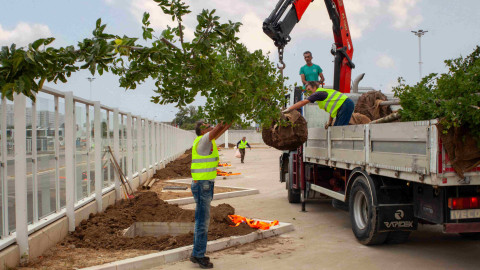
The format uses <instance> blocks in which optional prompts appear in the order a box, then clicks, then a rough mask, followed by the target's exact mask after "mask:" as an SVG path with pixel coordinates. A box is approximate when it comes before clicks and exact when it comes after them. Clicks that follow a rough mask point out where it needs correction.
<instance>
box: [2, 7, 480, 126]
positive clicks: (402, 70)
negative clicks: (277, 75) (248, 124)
mask: <svg viewBox="0 0 480 270" xmlns="http://www.w3.org/2000/svg"><path fill="white" fill-rule="evenodd" d="M0 1H1V7H2V16H1V17H0V46H5V45H7V46H9V45H11V44H12V43H16V44H17V45H18V46H25V45H27V44H28V43H30V42H32V41H34V40H36V39H38V38H43V37H55V38H56V41H55V42H54V43H53V46H55V47H59V46H67V45H72V44H76V43H77V42H78V41H81V40H82V39H83V38H86V37H91V32H92V30H93V29H94V26H95V21H96V20H97V19H98V18H102V21H103V23H106V24H107V29H106V32H108V33H114V34H118V35H123V34H125V35H127V36H131V37H140V36H141V33H142V32H141V18H142V15H143V12H145V11H147V12H149V13H150V14H151V22H152V26H153V28H154V29H155V31H156V33H157V34H158V35H159V34H160V33H161V31H162V30H163V29H165V28H166V26H167V25H171V26H174V25H175V23H174V22H172V21H171V19H170V17H168V16H166V15H164V14H163V13H162V11H161V9H160V8H159V7H158V6H156V3H155V2H154V1H153V0H82V1H78V0H0ZM343 1H344V4H345V9H346V13H347V19H348V22H349V26H350V31H351V36H352V43H353V47H354V54H353V59H352V60H353V62H354V63H355V65H356V68H355V69H353V70H352V80H353V79H354V78H355V77H356V76H357V75H359V74H361V73H365V74H366V75H365V78H364V79H363V81H362V82H361V83H360V86H365V87H367V86H369V87H373V88H375V89H378V90H382V91H383V92H385V93H389V92H391V89H392V87H393V86H395V85H396V82H397V79H398V77H403V78H404V79H405V80H406V82H407V83H408V84H415V83H416V82H418V80H419V65H418V61H419V44H418V37H416V36H415V35H414V34H413V33H411V31H412V30H419V29H423V30H428V33H426V34H425V36H423V37H422V62H423V66H422V73H423V75H424V76H425V75H427V74H430V73H443V72H446V71H447V70H446V68H445V65H444V63H443V61H444V60H445V59H452V58H456V57H459V56H461V55H463V56H465V55H468V54H469V53H470V52H472V51H473V49H474V48H475V46H477V45H480V20H479V19H478V11H479V10H480V1H479V0H462V1H451V0H343ZM185 2H186V3H187V4H188V5H189V6H190V8H191V10H192V13H191V14H189V15H188V16H187V17H186V18H185V25H186V28H187V29H186V38H187V39H191V37H192V36H193V30H192V29H194V28H195V25H196V15H197V14H198V13H199V12H200V11H201V10H202V9H210V10H211V9H216V14H217V15H218V16H220V18H221V20H222V21H224V22H226V21H227V20H232V21H238V22H241V23H243V26H242V28H241V32H240V33H239V37H240V41H241V42H243V43H244V44H245V45H246V46H247V48H249V49H250V50H251V51H254V50H257V49H261V50H262V51H264V52H265V53H267V52H270V54H269V55H270V59H271V60H272V61H274V62H276V61H277V60H278V54H277V49H276V48H275V46H274V45H273V42H272V41H271V40H270V39H269V38H268V37H267V36H266V35H265V34H264V33H263V31H262V22H263V21H264V20H265V18H267V17H268V15H269V14H270V13H271V11H272V10H273V9H274V7H275V5H276V3H277V0H264V1H258V0H243V1H242V0H193V1H189V0H186V1H185ZM291 37H292V41H290V43H289V44H288V45H287V46H286V47H285V55H284V62H285V63H286V69H285V71H284V72H285V75H286V76H288V77H289V80H288V85H293V84H295V83H297V84H300V83H301V80H300V76H299V75H298V72H299V69H300V67H301V66H302V65H304V64H305V62H304V60H303V55H302V54H303V52H304V51H307V50H309V51H311V52H312V54H313V62H314V63H315V64H318V65H320V66H321V67H322V69H323V73H324V76H325V79H326V84H327V85H328V84H332V82H333V56H332V55H331V54H330V48H331V45H332V43H333V34H332V31H331V21H330V19H329V17H328V14H327V11H326V8H325V3H324V1H322V0H315V1H314V2H313V3H311V4H310V6H309V8H308V9H307V11H306V12H305V14H304V15H303V18H302V20H301V21H300V22H299V23H298V24H297V25H296V26H295V28H294V29H293V31H292V33H291ZM87 77H92V75H91V74H90V73H89V72H87V71H81V72H77V73H75V74H74V75H73V76H72V77H70V78H69V79H68V82H67V83H61V82H59V83H58V84H53V83H50V84H47V86H49V87H52V88H54V89H57V90H60V91H72V92H73V93H74V95H75V96H79V97H82V98H86V99H90V82H89V81H88V80H87ZM95 78H96V79H95V80H94V81H93V82H92V83H91V89H92V94H91V96H92V99H93V100H99V101H100V102H101V103H102V104H105V105H107V106H109V107H113V108H119V109H120V110H122V111H125V112H131V113H132V114H133V115H141V116H145V117H149V118H155V119H156V120H159V121H170V120H172V119H173V118H174V115H175V113H176V112H177V111H178V109H177V108H175V106H174V105H157V104H153V103H151V102H150V97H151V96H152V95H153V94H154V93H153V89H154V82H153V81H147V82H146V83H144V84H142V85H139V86H138V87H137V89H136V90H128V91H125V90H124V89H122V88H120V87H119V84H118V78H117V77H115V76H114V75H111V74H106V75H103V76H98V75H96V76H95ZM193 105H204V100H202V98H199V99H198V100H196V101H195V102H194V103H193Z"/></svg>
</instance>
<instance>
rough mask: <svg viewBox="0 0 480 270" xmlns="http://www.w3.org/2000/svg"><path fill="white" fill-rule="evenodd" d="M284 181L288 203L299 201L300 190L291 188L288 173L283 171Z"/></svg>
mask: <svg viewBox="0 0 480 270" xmlns="http://www.w3.org/2000/svg"><path fill="white" fill-rule="evenodd" d="M285 180H286V181H285V182H286V183H287V191H288V202H289V203H299V202H300V190H297V189H293V188H292V183H291V181H290V174H289V173H288V172H287V173H285Z"/></svg>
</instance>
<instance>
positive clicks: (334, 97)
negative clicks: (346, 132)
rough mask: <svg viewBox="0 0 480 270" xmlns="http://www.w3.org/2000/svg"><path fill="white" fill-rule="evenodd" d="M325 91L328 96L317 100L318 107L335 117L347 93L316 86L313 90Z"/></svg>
mask: <svg viewBox="0 0 480 270" xmlns="http://www.w3.org/2000/svg"><path fill="white" fill-rule="evenodd" d="M319 91H323V92H327V94H328V96H327V98H326V99H325V100H322V101H317V103H318V107H319V108H320V109H321V110H325V111H326V112H328V113H329V114H330V116H331V117H332V118H335V117H337V111H338V109H339V108H340V107H341V106H342V104H343V102H345V100H347V98H348V97H347V95H345V94H343V93H341V92H338V91H336V90H333V89H325V88H318V89H317V91H315V92H319Z"/></svg>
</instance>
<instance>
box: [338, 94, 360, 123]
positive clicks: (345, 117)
mask: <svg viewBox="0 0 480 270" xmlns="http://www.w3.org/2000/svg"><path fill="white" fill-rule="evenodd" d="M354 109H355V104H354V103H353V101H352V100H351V99H349V98H347V99H346V100H345V101H344V102H343V104H342V106H341V107H340V109H338V112H337V117H336V119H335V124H333V125H334V126H348V123H349V122H350V118H352V113H353V110H354Z"/></svg>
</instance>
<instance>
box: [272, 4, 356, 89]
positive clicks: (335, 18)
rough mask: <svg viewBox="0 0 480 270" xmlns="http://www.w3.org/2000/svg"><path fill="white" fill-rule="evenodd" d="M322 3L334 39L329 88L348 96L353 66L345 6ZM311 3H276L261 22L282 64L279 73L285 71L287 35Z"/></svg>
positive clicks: (288, 39) (288, 37)
mask: <svg viewBox="0 0 480 270" xmlns="http://www.w3.org/2000/svg"><path fill="white" fill-rule="evenodd" d="M324 1H325V5H326V7H327V11H328V15H329V16H330V19H331V20H332V24H333V27H332V28H333V37H334V39H335V43H334V44H333V45H332V49H331V51H330V52H331V53H332V55H334V57H335V60H334V63H335V66H334V77H333V88H334V89H335V90H338V91H340V92H342V93H350V81H351V71H352V68H355V64H353V62H352V56H353V45H352V38H351V37H350V29H349V27H348V22H347V15H346V13H345V6H344V5H343V0H324ZM311 2H313V0H280V1H279V2H278V3H277V5H276V7H275V9H274V10H273V11H272V13H271V14H270V16H268V18H267V19H266V20H265V21H264V22H263V32H264V33H265V34H267V35H268V36H269V37H270V38H271V39H272V40H273V41H274V44H275V46H276V47H277V48H278V54H279V60H280V63H281V64H282V65H281V66H278V68H279V69H282V70H283V69H284V68H285V63H284V62H283V50H284V48H285V45H287V43H288V42H289V41H290V40H291V37H290V32H291V31H292V29H293V27H294V26H295V25H296V24H297V23H298V22H299V21H300V19H301V18H302V16H303V14H304V13H305V11H306V10H307V8H308V7H309V5H310V3H311ZM287 10H288V11H287ZM285 14H286V15H285Z"/></svg>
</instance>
